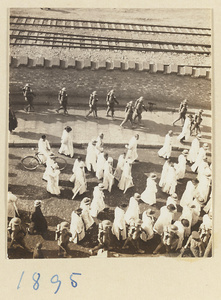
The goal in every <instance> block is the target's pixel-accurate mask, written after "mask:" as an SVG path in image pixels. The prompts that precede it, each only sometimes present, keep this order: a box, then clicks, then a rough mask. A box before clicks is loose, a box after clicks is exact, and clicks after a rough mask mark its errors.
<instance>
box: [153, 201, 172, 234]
mask: <svg viewBox="0 0 221 300" xmlns="http://www.w3.org/2000/svg"><path fill="white" fill-rule="evenodd" d="M175 210H176V208H175V206H174V205H173V204H169V205H168V206H162V207H161V208H160V215H159V217H158V219H157V220H156V223H155V224H154V227H153V230H154V232H156V233H158V234H159V235H162V234H163V230H164V226H169V225H171V224H172V221H173V220H174V212H175Z"/></svg>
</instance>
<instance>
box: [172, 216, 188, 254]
mask: <svg viewBox="0 0 221 300" xmlns="http://www.w3.org/2000/svg"><path fill="white" fill-rule="evenodd" d="M174 225H175V226H176V227H177V228H178V230H177V232H176V234H177V235H178V237H179V241H178V245H177V248H176V250H179V249H181V248H182V246H183V241H184V232H185V228H188V227H189V225H190V223H189V221H188V220H187V219H182V220H180V221H176V222H175V223H174Z"/></svg>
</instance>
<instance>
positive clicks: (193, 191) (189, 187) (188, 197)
mask: <svg viewBox="0 0 221 300" xmlns="http://www.w3.org/2000/svg"><path fill="white" fill-rule="evenodd" d="M198 183H199V180H198V179H193V180H189V181H187V184H186V188H185V191H184V192H183V195H182V197H181V200H180V206H182V207H184V206H185V205H191V204H192V202H193V199H194V198H195V196H196V195H197V187H198Z"/></svg>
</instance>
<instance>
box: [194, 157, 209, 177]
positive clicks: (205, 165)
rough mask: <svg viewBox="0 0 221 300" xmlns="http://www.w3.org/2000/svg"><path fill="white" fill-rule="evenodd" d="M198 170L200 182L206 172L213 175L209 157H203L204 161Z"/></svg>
mask: <svg viewBox="0 0 221 300" xmlns="http://www.w3.org/2000/svg"><path fill="white" fill-rule="evenodd" d="M197 172H198V174H197V179H198V180H199V182H200V180H201V179H202V178H203V177H204V176H205V174H211V175H212V171H211V169H210V167H209V164H208V160H207V157H205V158H203V160H202V162H201V163H200V165H199V167H198V169H197Z"/></svg>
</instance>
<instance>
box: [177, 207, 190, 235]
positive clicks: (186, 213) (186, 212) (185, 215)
mask: <svg viewBox="0 0 221 300" xmlns="http://www.w3.org/2000/svg"><path fill="white" fill-rule="evenodd" d="M182 219H186V220H188V221H189V226H188V227H185V230H184V236H185V237H188V236H189V235H190V233H191V226H192V209H191V208H190V206H188V205H186V206H184V207H183V210H182V214H181V216H180V218H179V220H182Z"/></svg>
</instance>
